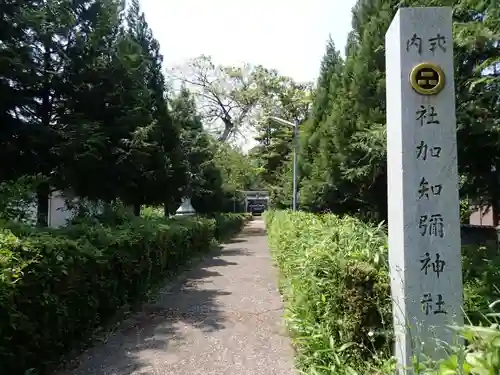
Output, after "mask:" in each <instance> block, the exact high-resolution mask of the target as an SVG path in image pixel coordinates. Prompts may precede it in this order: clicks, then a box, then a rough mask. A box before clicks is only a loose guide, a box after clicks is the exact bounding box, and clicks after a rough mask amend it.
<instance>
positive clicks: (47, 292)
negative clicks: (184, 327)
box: [0, 214, 244, 375]
mask: <svg viewBox="0 0 500 375" xmlns="http://www.w3.org/2000/svg"><path fill="white" fill-rule="evenodd" d="M115 219H116V220H115ZM243 219H244V217H243V216H241V215H240V216H226V215H225V214H222V215H219V216H218V220H217V219H216V220H214V219H210V218H202V217H198V216H195V217H188V218H175V219H163V218H160V217H156V218H151V219H147V220H146V219H143V218H135V217H133V218H129V219H128V221H125V220H123V218H121V217H120V218H116V217H115V218H113V220H111V221H114V223H115V224H116V225H109V224H103V223H102V222H99V221H98V220H96V219H95V218H86V219H81V220H80V221H78V220H77V223H76V224H74V225H69V226H67V227H65V228H61V229H57V230H55V229H46V230H32V229H30V230H25V229H22V228H21V227H20V226H19V225H12V226H11V229H12V230H10V229H2V231H1V232H0V363H1V364H2V372H5V373H6V374H11V375H17V374H23V373H24V371H26V370H27V369H30V368H34V369H36V370H43V369H44V368H45V367H46V366H47V365H49V366H50V364H51V363H57V362H58V361H59V359H60V357H61V355H64V354H66V353H67V351H68V348H71V347H73V346H74V345H75V344H78V343H79V342H81V341H82V340H84V339H86V338H88V337H89V336H91V335H92V333H93V332H94V331H95V330H96V329H98V328H99V327H101V326H102V325H105V324H106V323H107V321H109V319H110V318H112V317H113V316H114V315H115V314H116V312H117V310H118V309H120V308H122V307H125V306H134V305H136V304H137V303H139V302H141V301H142V300H143V298H144V297H145V296H146V295H147V292H148V291H149V290H150V288H151V287H152V286H153V285H155V284H158V283H160V282H161V281H162V280H164V279H165V277H166V276H169V275H171V274H173V273H175V272H176V271H177V270H178V269H179V268H180V266H182V265H183V264H185V263H186V262H187V261H188V260H189V259H190V258H192V257H193V256H194V255H196V254H202V253H206V252H207V251H208V250H209V249H210V248H211V244H212V242H213V241H214V240H215V236H216V234H217V235H218V236H220V237H224V236H225V234H226V233H227V232H225V231H226V230H227V231H231V232H232V233H233V231H234V230H236V229H237V228H240V227H241V225H242V224H241V223H242V222H243ZM216 223H219V225H216ZM220 223H223V224H222V225H221V224H220Z"/></svg>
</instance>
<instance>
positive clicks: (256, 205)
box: [243, 190, 269, 213]
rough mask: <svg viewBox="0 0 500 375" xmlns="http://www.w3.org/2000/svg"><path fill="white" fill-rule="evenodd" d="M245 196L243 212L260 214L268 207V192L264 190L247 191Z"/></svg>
mask: <svg viewBox="0 0 500 375" xmlns="http://www.w3.org/2000/svg"><path fill="white" fill-rule="evenodd" d="M243 193H244V194H245V211H246V212H252V213H262V212H264V211H265V210H266V209H267V206H268V205H269V192H268V191H266V190H247V191H244V192H243Z"/></svg>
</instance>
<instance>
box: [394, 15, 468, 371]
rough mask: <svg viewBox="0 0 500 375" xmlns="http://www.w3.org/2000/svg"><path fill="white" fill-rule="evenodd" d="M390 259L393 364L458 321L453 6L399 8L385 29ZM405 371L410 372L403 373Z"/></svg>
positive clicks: (443, 339)
mask: <svg viewBox="0 0 500 375" xmlns="http://www.w3.org/2000/svg"><path fill="white" fill-rule="evenodd" d="M385 45H386V69H387V78H386V79H387V81H386V84H387V163H388V165H387V166H388V202H389V203H388V212H389V223H388V224H389V265H390V272H391V289H392V299H393V315H394V329H395V335H396V336H395V337H396V340H395V341H396V342H395V355H396V357H397V359H398V362H399V364H400V369H402V368H406V369H408V368H409V367H411V358H412V356H416V357H417V358H421V359H422V358H429V357H430V358H433V359H439V358H443V357H444V356H445V353H444V351H443V348H446V347H447V345H449V344H454V343H456V340H457V335H456V333H455V332H453V331H451V330H450V329H449V328H448V327H447V325H455V324H461V323H462V269H461V254H460V219H459V197H458V172H457V145H456V119H455V91H454V90H455V89H454V79H453V40H452V12H451V8H448V7H443V8H401V9H399V10H398V12H397V14H396V16H395V17H394V20H393V21H392V23H391V26H390V27H389V30H388V31H387V34H386V40H385ZM400 373H405V374H406V373H411V370H400Z"/></svg>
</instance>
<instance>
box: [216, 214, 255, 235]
mask: <svg viewBox="0 0 500 375" xmlns="http://www.w3.org/2000/svg"><path fill="white" fill-rule="evenodd" d="M210 217H212V218H213V219H214V220H215V238H217V240H219V241H225V240H227V239H228V238H230V237H232V236H233V235H234V234H235V233H238V232H239V231H240V230H241V229H242V228H243V226H244V225H245V223H246V222H248V221H249V220H250V219H251V218H252V214H248V213H215V214H212V215H211V216H210Z"/></svg>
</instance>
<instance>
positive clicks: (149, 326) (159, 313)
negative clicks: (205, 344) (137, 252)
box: [57, 240, 249, 375]
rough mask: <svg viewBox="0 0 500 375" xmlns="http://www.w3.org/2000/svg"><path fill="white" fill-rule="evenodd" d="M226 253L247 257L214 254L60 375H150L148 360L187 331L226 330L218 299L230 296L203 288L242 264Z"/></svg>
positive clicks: (232, 251)
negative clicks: (187, 328)
mask: <svg viewBox="0 0 500 375" xmlns="http://www.w3.org/2000/svg"><path fill="white" fill-rule="evenodd" d="M240 242H241V243H244V242H245V240H241V241H240ZM222 253H223V255H224V257H231V256H244V255H249V253H248V251H247V250H245V249H239V248H232V249H227V250H224V249H223V248H220V249H218V250H215V251H214V252H212V253H211V254H209V255H208V256H207V257H206V258H205V259H203V260H202V261H201V263H200V264H199V265H197V266H195V268H194V269H192V270H190V271H187V272H186V273H184V274H183V275H181V276H180V277H179V278H178V280H177V281H174V282H173V283H171V284H170V285H168V286H166V287H165V288H164V289H163V290H162V291H161V292H160V293H159V295H158V297H157V299H156V301H155V302H153V303H147V304H145V305H143V307H142V311H141V312H139V313H137V314H136V315H135V316H134V317H133V318H130V319H128V320H127V321H125V322H123V323H122V324H121V325H120V326H119V328H118V329H117V330H116V331H115V332H114V333H112V334H111V335H110V336H109V337H108V339H107V341H106V342H105V343H104V344H102V345H98V346H96V347H94V348H91V349H89V350H87V351H86V352H84V353H83V355H81V356H79V357H78V358H76V359H75V360H73V361H71V362H70V363H69V365H68V366H67V367H66V368H65V369H64V370H60V371H58V372H57V375H83V374H86V375H90V374H95V375H132V374H152V372H151V371H150V370H148V368H149V367H150V365H151V363H150V362H151V360H154V358H149V357H154V356H156V355H155V354H154V352H158V354H159V353H160V352H161V353H162V354H161V355H165V354H166V353H167V349H168V348H169V346H170V345H171V343H172V341H175V345H176V346H179V344H180V343H181V342H182V336H183V328H185V327H187V326H191V327H195V328H196V329H198V330H201V331H202V332H204V333H209V332H213V331H217V330H220V329H223V328H224V327H225V325H224V321H225V318H224V317H223V316H222V310H221V308H220V306H219V305H218V303H217V301H216V300H217V298H218V297H220V296H225V295H229V294H231V293H230V292H227V291H223V290H220V289H217V288H214V289H211V288H207V287H201V286H203V285H204V284H205V283H210V280H211V279H213V278H217V277H220V276H222V274H221V272H219V271H220V269H221V267H227V266H237V265H238V263H237V262H232V261H228V260H225V259H222V258H220V256H221V255H222ZM148 352H149V354H150V355H148ZM148 358H149V359H148ZM142 370H145V371H144V372H143V371H142ZM153 373H154V372H153Z"/></svg>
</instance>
